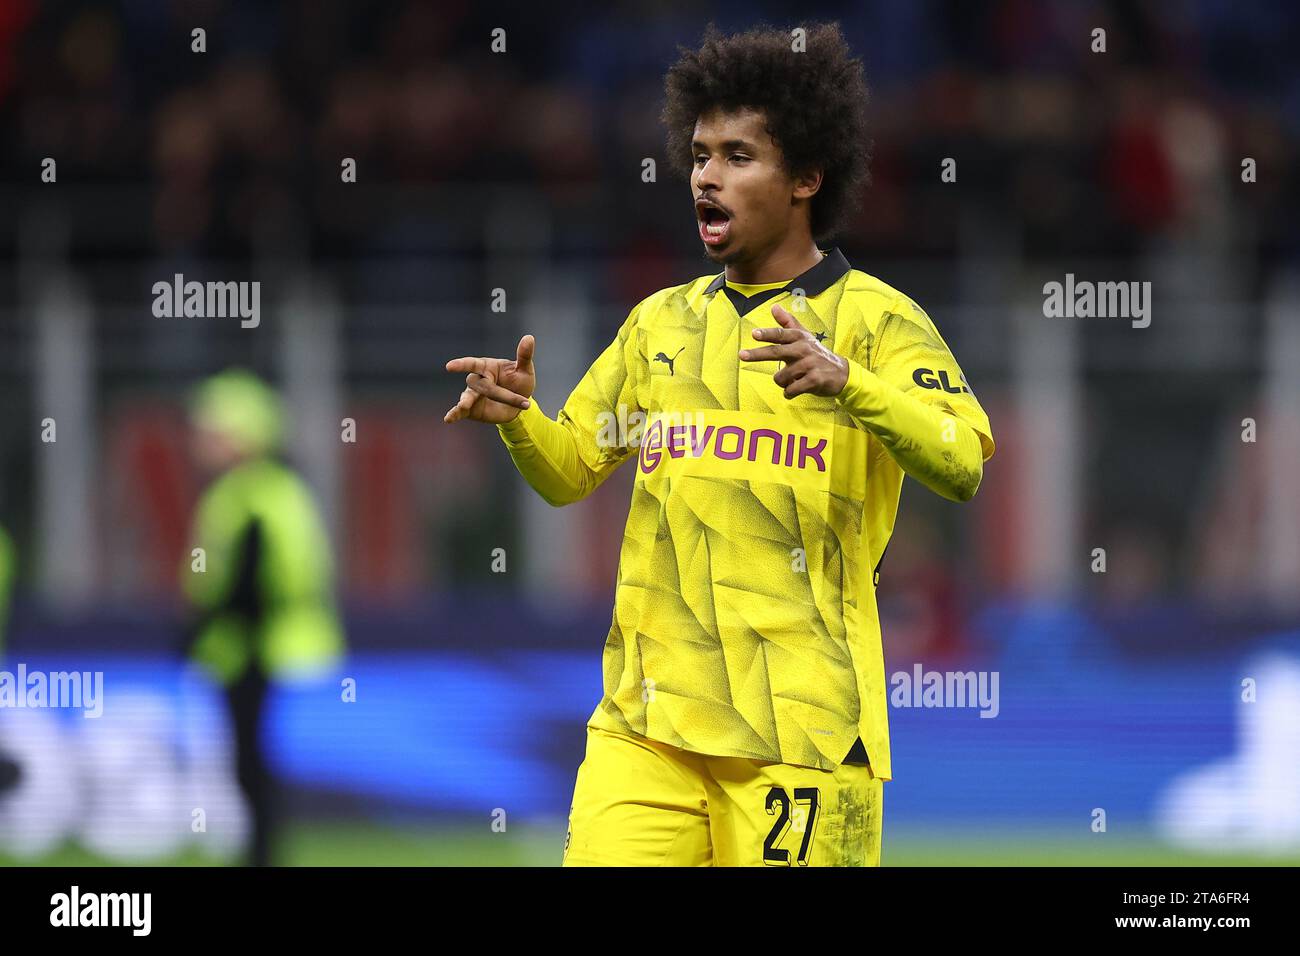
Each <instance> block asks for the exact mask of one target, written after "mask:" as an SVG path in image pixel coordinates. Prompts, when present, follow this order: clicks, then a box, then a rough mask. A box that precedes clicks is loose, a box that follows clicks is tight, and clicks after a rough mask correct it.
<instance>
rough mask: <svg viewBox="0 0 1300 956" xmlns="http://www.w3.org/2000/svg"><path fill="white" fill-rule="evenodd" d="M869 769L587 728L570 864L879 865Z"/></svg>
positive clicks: (875, 790)
mask: <svg viewBox="0 0 1300 956" xmlns="http://www.w3.org/2000/svg"><path fill="white" fill-rule="evenodd" d="M882 790H883V787H882V781H881V780H879V779H877V778H876V777H875V776H874V775H873V774H872V773H871V768H870V767H866V766H860V765H849V764H844V765H841V766H840V767H839V768H838V769H837V770H834V771H830V770H818V769H816V768H813V767H794V766H790V765H789V764H776V763H765V762H762V761H758V760H746V759H744V758H741V757H708V756H704V755H702V754H697V753H692V752H690V751H688V750H681V749H679V748H677V747H671V746H669V745H668V744H663V743H660V742H658V741H655V740H649V739H647V738H644V737H639V736H632V735H628V734H621V733H615V732H612V731H607V730H601V729H599V728H597V727H588V728H587V755H586V759H584V760H583V761H582V765H581V766H580V767H579V768H578V780H577V783H576V784H575V786H574V790H573V805H572V807H571V808H570V810H569V834H568V837H567V838H566V839H565V842H564V865H565V866H764V865H766V866H879V865H880V829H881V820H882V805H881V797H882Z"/></svg>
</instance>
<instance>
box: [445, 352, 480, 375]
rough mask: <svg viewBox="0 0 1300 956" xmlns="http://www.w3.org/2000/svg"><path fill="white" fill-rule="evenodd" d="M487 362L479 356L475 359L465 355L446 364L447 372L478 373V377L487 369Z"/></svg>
mask: <svg viewBox="0 0 1300 956" xmlns="http://www.w3.org/2000/svg"><path fill="white" fill-rule="evenodd" d="M487 364H488V360H487V359H485V358H482V357H481V356H479V357H475V356H470V355H466V356H463V357H461V358H454V359H452V360H451V361H450V362H448V363H447V371H448V372H478V373H479V374H480V375H482V374H483V372H484V371H485V370H486V369H487Z"/></svg>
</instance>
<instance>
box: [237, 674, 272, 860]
mask: <svg viewBox="0 0 1300 956" xmlns="http://www.w3.org/2000/svg"><path fill="white" fill-rule="evenodd" d="M268 688H269V685H268V683H267V680H266V676H265V675H264V674H263V673H262V671H261V669H260V668H259V667H258V666H257V664H256V663H252V664H250V665H249V667H248V669H247V670H246V671H245V672H244V675H243V676H242V677H240V678H239V679H238V680H237V681H235V682H234V683H233V684H231V685H230V686H228V687H227V688H226V703H227V706H228V707H229V709H230V717H231V720H232V721H233V722H234V726H235V775H236V777H237V779H238V780H239V787H240V789H241V790H243V792H244V797H245V798H246V799H247V800H248V808H249V813H250V814H251V823H252V843H251V845H250V847H249V853H248V860H247V863H248V865H251V866H269V865H270V864H271V841H272V836H273V830H274V826H275V820H276V793H275V780H274V778H273V777H272V776H271V768H270V765H269V764H268V762H267V759H266V750H265V747H264V737H263V734H262V714H263V711H264V710H265V705H266V697H267V690H268Z"/></svg>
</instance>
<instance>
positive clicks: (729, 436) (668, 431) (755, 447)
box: [638, 418, 826, 474]
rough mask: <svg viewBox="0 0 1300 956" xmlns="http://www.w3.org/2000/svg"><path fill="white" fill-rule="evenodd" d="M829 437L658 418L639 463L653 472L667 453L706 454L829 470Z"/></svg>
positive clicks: (683, 455)
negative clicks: (812, 437) (667, 421)
mask: <svg viewBox="0 0 1300 956" xmlns="http://www.w3.org/2000/svg"><path fill="white" fill-rule="evenodd" d="M825 451H826V439H825V438H819V439H818V440H817V441H816V442H815V443H813V444H809V442H808V436H807V435H796V434H792V433H789V432H787V433H782V432H779V431H776V430H775V429H772V428H752V429H745V428H742V427H740V426H739V425H723V426H721V427H719V426H717V425H703V426H701V425H674V424H665V421H664V419H661V418H656V419H655V420H654V421H653V422H651V423H650V425H649V427H647V428H646V431H645V437H644V440H643V441H642V442H641V454H640V461H639V464H638V467H639V468H640V469H641V471H642V473H644V474H649V473H650V472H652V471H654V470H655V469H656V468H658V467H659V463H660V462H661V461H663V458H664V453H665V452H667V454H668V456H669V457H670V458H688V457H689V458H702V457H705V456H706V455H711V456H712V457H714V458H717V459H719V460H722V461H738V460H741V459H744V460H745V461H751V462H756V461H759V460H760V457H762V458H763V459H766V460H770V461H771V463H772V464H773V465H783V466H784V467H786V468H798V469H804V468H810V467H815V468H816V469H817V470H818V471H820V472H824V471H825V470H826V459H825V458H824V457H823V454H824V453H825Z"/></svg>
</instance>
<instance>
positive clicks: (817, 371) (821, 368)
mask: <svg viewBox="0 0 1300 956" xmlns="http://www.w3.org/2000/svg"><path fill="white" fill-rule="evenodd" d="M772 315H773V316H775V317H776V321H777V322H779V323H780V327H779V328H775V329H755V330H754V338H756V339H760V340H762V341H764V342H772V343H775V344H773V345H769V346H767V347H766V348H761V349H741V350H740V358H741V361H743V362H770V361H772V360H774V359H775V360H777V361H781V362H784V363H785V365H783V366H782V367H781V370H780V371H779V372H777V373H776V374H775V375H773V376H772V381H774V382H776V384H778V385H780V386H781V387H782V388H783V389H785V397H786V398H794V397H795V396H796V395H802V394H804V393H805V392H807V393H808V394H810V395H831V396H833V395H838V394H839V393H840V392H842V391H844V384H845V383H846V382H847V381H848V380H849V363H848V361H847V360H845V359H843V358H841V357H840V356H838V355H836V354H835V353H834V352H832V351H831V350H830V349H828V348H827V347H826V346H824V345H822V344H821V343H820V342H818V341H817V339H816V338H815V337H814V336H813V334H812V333H811V332H809V331H808V330H807V329H805V328H804V327H803V326H802V325H800V324H799V320H798V319H796V318H795V317H794V316H793V315H791V314H790V313H789V312H788V311H787V310H785V309H783V308H782V307H781V306H779V305H774V306H772Z"/></svg>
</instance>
